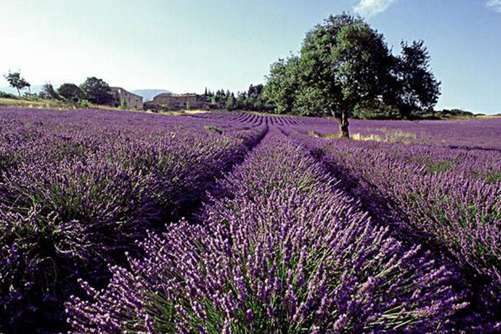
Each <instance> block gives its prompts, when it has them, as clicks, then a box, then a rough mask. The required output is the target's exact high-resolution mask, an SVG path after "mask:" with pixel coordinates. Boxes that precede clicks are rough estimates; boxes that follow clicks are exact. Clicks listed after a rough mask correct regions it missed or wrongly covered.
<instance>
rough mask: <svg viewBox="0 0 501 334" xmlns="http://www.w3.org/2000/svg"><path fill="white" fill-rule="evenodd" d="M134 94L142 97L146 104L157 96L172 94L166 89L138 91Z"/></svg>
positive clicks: (134, 91)
mask: <svg viewBox="0 0 501 334" xmlns="http://www.w3.org/2000/svg"><path fill="white" fill-rule="evenodd" d="M132 93H134V94H137V95H139V96H142V97H143V99H144V102H147V101H151V100H153V98H154V97H155V96H157V95H158V94H162V93H172V92H170V91H168V90H165V89H136V90H133V91H132Z"/></svg>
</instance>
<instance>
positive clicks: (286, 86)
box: [263, 56, 301, 114]
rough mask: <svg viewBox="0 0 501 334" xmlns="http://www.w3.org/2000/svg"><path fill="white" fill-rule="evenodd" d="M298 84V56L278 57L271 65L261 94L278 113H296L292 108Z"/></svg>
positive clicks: (299, 82)
mask: <svg viewBox="0 0 501 334" xmlns="http://www.w3.org/2000/svg"><path fill="white" fill-rule="evenodd" d="M300 84H301V81H300V77H299V58H298V57H296V56H291V57H289V58H288V59H279V60H278V61H277V62H276V63H274V64H272V65H271V69H270V74H269V75H268V76H267V84H266V86H265V88H264V92H263V94H264V97H265V98H266V99H268V100H270V101H271V102H273V104H274V105H275V106H276V112H277V113H278V114H291V113H298V112H297V111H296V110H295V109H294V99H295V96H296V94H297V92H298V91H299V86H300Z"/></svg>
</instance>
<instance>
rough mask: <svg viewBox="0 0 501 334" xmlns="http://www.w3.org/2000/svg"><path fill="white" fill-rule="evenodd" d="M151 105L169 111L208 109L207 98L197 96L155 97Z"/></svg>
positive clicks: (161, 95)
mask: <svg viewBox="0 0 501 334" xmlns="http://www.w3.org/2000/svg"><path fill="white" fill-rule="evenodd" d="M151 103H152V104H154V105H158V106H162V107H165V108H168V109H205V108H207V107H208V102H207V100H206V99H205V97H203V96H200V95H195V94H189V95H188V94H186V95H167V94H160V95H157V96H155V97H154V98H153V101H152V102H151Z"/></svg>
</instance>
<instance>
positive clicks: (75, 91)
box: [57, 83, 85, 103]
mask: <svg viewBox="0 0 501 334" xmlns="http://www.w3.org/2000/svg"><path fill="white" fill-rule="evenodd" d="M57 92H58V93H59V95H61V97H63V98H64V99H65V100H66V101H70V102H73V103H78V102H79V101H80V100H81V99H83V98H84V96H85V94H84V92H83V91H82V89H81V88H80V87H78V86H77V85H75V84H72V83H64V84H62V85H61V86H60V87H59V89H58V90H57Z"/></svg>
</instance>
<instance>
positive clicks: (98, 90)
mask: <svg viewBox="0 0 501 334" xmlns="http://www.w3.org/2000/svg"><path fill="white" fill-rule="evenodd" d="M80 88H81V89H82V91H83V92H84V93H85V97H86V98H87V100H89V101H90V102H92V103H95V104H109V103H111V102H112V101H113V95H112V94H111V88H110V86H109V85H108V84H107V83H106V82H105V81H104V80H103V79H98V78H96V77H90V78H87V80H85V82H84V83H83V84H82V85H81V86H80Z"/></svg>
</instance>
